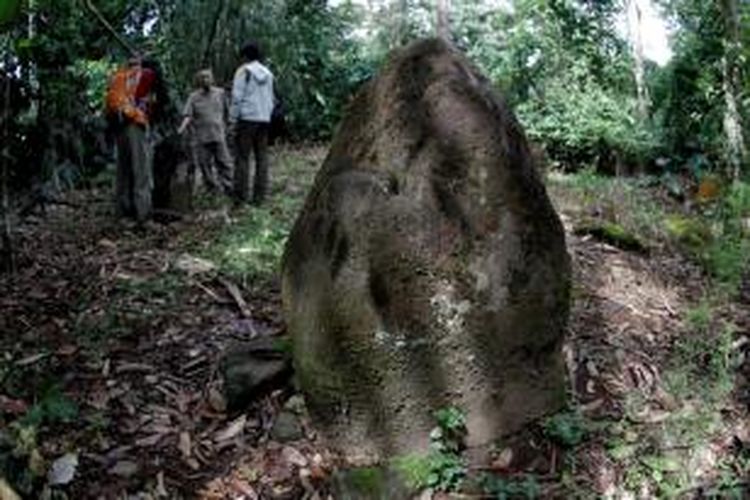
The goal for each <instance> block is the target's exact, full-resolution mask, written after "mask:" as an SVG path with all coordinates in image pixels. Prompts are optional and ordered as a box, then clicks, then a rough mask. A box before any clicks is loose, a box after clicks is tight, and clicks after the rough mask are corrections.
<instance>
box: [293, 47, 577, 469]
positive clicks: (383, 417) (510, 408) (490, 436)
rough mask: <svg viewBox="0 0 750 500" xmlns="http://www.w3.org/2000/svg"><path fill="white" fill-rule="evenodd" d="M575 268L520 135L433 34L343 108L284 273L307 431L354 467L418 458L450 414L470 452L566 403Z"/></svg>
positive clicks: (484, 85)
mask: <svg viewBox="0 0 750 500" xmlns="http://www.w3.org/2000/svg"><path fill="white" fill-rule="evenodd" d="M569 282H570V271H569V260H568V255H567V252H566V249H565V237H564V233H563V229H562V226H561V224H560V221H559V219H558V217H557V214H556V213H555V211H554V209H553V207H552V205H551V204H550V201H549V199H548V198H547V194H546V192H545V189H544V186H543V184H542V181H541V180H540V178H539V176H538V174H537V172H536V171H535V169H534V166H533V164H532V161H531V160H530V154H529V149H528V146H527V142H526V139H525V137H524V134H523V131H522V130H521V127H520V126H519V124H518V122H517V121H516V119H515V118H514V116H513V114H512V113H511V112H510V110H508V108H507V107H506V106H505V104H504V103H503V101H501V100H500V98H499V97H498V96H497V94H496V93H495V92H493V90H492V89H491V86H490V84H489V83H488V82H487V80H486V79H485V78H484V77H483V76H481V75H480V74H479V72H478V71H477V70H476V69H475V68H474V67H473V66H472V65H471V64H470V63H468V62H467V61H466V59H465V58H464V57H463V56H462V55H461V54H460V53H458V52H457V51H456V50H455V49H453V48H451V47H450V46H449V45H448V44H447V43H445V42H443V41H439V40H426V41H420V42H417V43H415V44H413V45H411V46H409V47H407V48H406V49H404V50H402V51H400V52H398V53H396V54H395V56H394V57H392V58H391V60H390V61H389V63H388V64H387V65H386V66H385V68H384V69H383V70H382V71H381V72H380V74H379V75H378V76H377V78H375V79H374V80H373V81H372V82H370V83H369V84H367V85H366V86H365V88H364V89H363V90H362V91H360V92H359V94H358V95H357V96H356V97H355V98H354V100H353V102H352V103H351V104H350V106H349V109H348V111H347V113H346V117H345V118H344V120H343V122H342V123H341V125H340V126H339V129H338V132H337V133H336V136H335V138H334V140H333V143H332V145H331V150H330V152H329V155H328V157H327V159H326V161H325V163H324V164H323V166H322V168H321V170H320V172H319V173H318V175H317V178H316V180H315V184H314V186H313V188H312V191H311V192H310V194H309V196H308V199H307V201H306V204H305V206H304V208H303V210H302V213H301V214H300V216H299V218H298V220H297V222H296V224H295V227H294V229H293V231H292V234H291V236H290V238H289V241H288V243H287V246H286V251H285V255H284V261H283V284H282V286H283V297H284V307H285V313H286V318H287V321H288V327H289V331H290V332H291V334H292V337H293V343H294V362H295V370H296V373H297V376H298V377H299V383H300V385H301V388H302V389H303V391H304V393H305V395H306V398H307V402H308V406H309V409H310V411H311V415H312V417H313V421H314V423H315V424H316V425H317V426H318V427H319V428H320V430H321V431H322V432H323V434H324V435H325V436H326V437H327V438H328V439H329V441H330V442H331V444H332V445H333V446H334V447H335V448H337V449H338V450H339V451H341V452H343V453H344V454H345V455H346V456H348V458H349V459H352V460H357V459H361V460H362V461H373V460H377V459H380V458H384V457H387V456H392V455H395V454H402V453H409V452H418V451H423V450H425V449H426V448H427V447H428V443H429V436H428V434H429V431H430V429H431V428H432V427H433V426H434V421H433V418H432V413H433V412H434V411H435V410H436V409H438V408H441V407H445V406H448V405H456V406H458V407H460V408H462V409H463V410H464V412H465V413H466V416H467V427H468V431H469V434H468V438H467V439H468V444H469V445H470V446H471V445H482V444H487V443H490V442H491V441H492V440H494V439H496V438H498V437H500V436H502V435H503V434H507V433H509V432H512V431H514V430H517V429H518V428H519V427H520V426H522V425H523V424H525V423H527V422H529V421H530V420H532V419H535V418H537V417H540V416H542V415H544V414H546V413H549V412H552V411H555V410H557V409H559V408H560V406H561V405H562V403H563V401H564V393H565V382H564V378H565V377H564V368H563V366H564V365H563V360H562V355H561V342H562V338H563V331H564V329H565V324H566V320H567V315H568V295H569V293H568V292H569Z"/></svg>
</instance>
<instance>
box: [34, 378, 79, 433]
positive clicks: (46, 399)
mask: <svg viewBox="0 0 750 500" xmlns="http://www.w3.org/2000/svg"><path fill="white" fill-rule="evenodd" d="M77 416H78V406H77V405H76V404H75V402H73V401H72V400H71V399H70V398H69V397H68V396H66V395H65V394H63V392H62V391H61V390H60V387H59V386H58V385H51V386H49V387H48V388H47V389H46V390H45V391H44V392H43V393H42V395H41V397H40V398H39V400H38V401H37V402H36V404H34V406H32V407H31V408H30V409H29V411H28V413H27V414H26V415H25V416H24V417H23V419H22V423H23V424H24V425H26V426H30V427H39V426H40V425H42V424H56V423H70V422H72V421H73V420H75V418H76V417H77Z"/></svg>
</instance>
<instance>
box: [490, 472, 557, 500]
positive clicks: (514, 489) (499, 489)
mask: <svg viewBox="0 0 750 500" xmlns="http://www.w3.org/2000/svg"><path fill="white" fill-rule="evenodd" d="M482 486H483V488H484V491H485V492H486V493H488V494H489V495H491V496H492V498H494V499H496V500H511V499H518V498H525V499H529V500H530V499H534V498H539V497H540V496H541V493H542V489H541V487H540V486H539V482H538V481H537V479H536V477H535V476H534V475H532V474H526V475H523V476H521V477H509V478H504V477H500V476H495V475H487V476H485V477H484V479H483V481H482Z"/></svg>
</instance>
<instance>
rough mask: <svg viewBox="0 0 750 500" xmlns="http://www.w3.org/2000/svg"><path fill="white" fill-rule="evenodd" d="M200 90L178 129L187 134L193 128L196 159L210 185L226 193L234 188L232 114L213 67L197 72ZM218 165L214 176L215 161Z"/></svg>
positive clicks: (193, 98)
mask: <svg viewBox="0 0 750 500" xmlns="http://www.w3.org/2000/svg"><path fill="white" fill-rule="evenodd" d="M195 81H196V84H197V87H198V88H197V90H195V91H194V92H193V93H192V94H190V96H189V97H188V100H187V102H186V103H185V109H184V110H183V113H182V114H183V117H184V118H183V120H182V123H181V124H180V128H179V129H178V132H179V133H180V134H182V133H184V132H185V130H186V129H187V128H188V127H191V128H192V131H193V143H194V148H195V161H196V162H197V163H198V166H199V167H200V169H201V174H203V179H204V181H205V183H206V187H208V189H210V190H217V189H221V191H222V192H224V194H227V195H231V194H232V191H233V177H232V175H233V174H232V157H231V156H230V154H229V149H228V147H227V140H226V127H225V125H224V124H225V118H226V116H227V113H228V108H227V99H226V96H225V94H224V89H222V88H220V87H216V86H215V85H214V78H213V74H212V73H211V70H210V69H203V70H200V71H198V72H197V73H196V75H195ZM212 161H213V163H214V164H215V166H216V173H217V174H218V179H217V178H216V177H217V176H215V175H214V170H213V169H212V166H211V163H212Z"/></svg>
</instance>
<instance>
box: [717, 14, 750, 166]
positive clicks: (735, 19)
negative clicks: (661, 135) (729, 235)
mask: <svg viewBox="0 0 750 500" xmlns="http://www.w3.org/2000/svg"><path fill="white" fill-rule="evenodd" d="M721 8H722V15H723V17H724V29H725V35H724V56H723V57H722V60H721V69H722V77H723V83H722V91H723V93H724V133H725V134H726V141H727V160H728V166H729V171H728V174H729V176H730V177H731V178H732V179H733V180H738V179H739V178H740V176H741V175H742V174H743V168H744V167H745V166H746V165H747V159H748V153H747V147H746V145H745V140H744V135H743V127H742V110H741V109H740V107H741V103H740V100H739V97H738V96H739V94H740V90H741V82H742V79H741V74H740V71H741V67H740V61H739V54H740V50H741V45H740V20H739V6H738V4H737V0H721Z"/></svg>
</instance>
